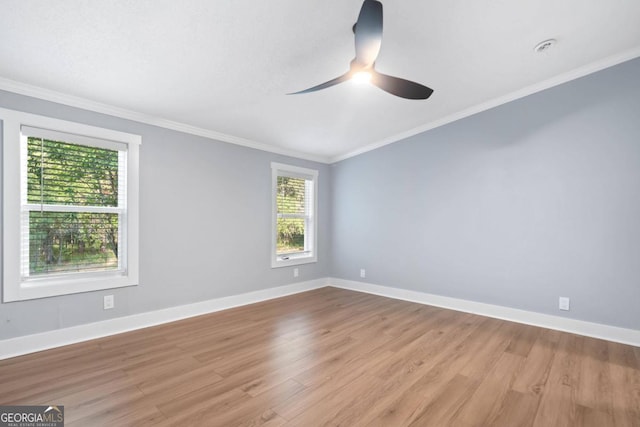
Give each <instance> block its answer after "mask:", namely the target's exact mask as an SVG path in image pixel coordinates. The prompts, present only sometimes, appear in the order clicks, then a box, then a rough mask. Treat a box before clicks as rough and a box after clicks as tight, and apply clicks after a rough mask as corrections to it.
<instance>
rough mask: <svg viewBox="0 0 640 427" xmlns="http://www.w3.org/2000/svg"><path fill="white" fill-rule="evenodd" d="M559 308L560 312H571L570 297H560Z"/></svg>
mask: <svg viewBox="0 0 640 427" xmlns="http://www.w3.org/2000/svg"><path fill="white" fill-rule="evenodd" d="M558 308H559V309H560V310H564V311H569V297H560V298H559V299H558Z"/></svg>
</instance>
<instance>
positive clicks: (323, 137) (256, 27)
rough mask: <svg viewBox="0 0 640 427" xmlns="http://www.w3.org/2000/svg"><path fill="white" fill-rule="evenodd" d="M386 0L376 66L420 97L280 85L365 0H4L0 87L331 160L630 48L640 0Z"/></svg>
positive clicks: (639, 29) (349, 44)
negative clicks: (422, 92) (543, 46)
mask: <svg viewBox="0 0 640 427" xmlns="http://www.w3.org/2000/svg"><path fill="white" fill-rule="evenodd" d="M382 2H383V4H384V36H383V41H382V49H381V52H380V56H379V57H378V61H377V63H376V68H377V69H378V70H379V71H380V72H383V73H386V74H392V75H395V76H398V77H403V78H406V79H409V80H415V81H417V82H420V83H422V84H425V85H427V86H429V87H432V88H433V89H435V93H434V94H433V95H432V96H431V98H429V99H428V100H422V101H415V100H405V99H401V98H396V97H394V96H392V95H389V94H387V93H385V92H383V91H381V90H379V89H377V88H375V87H371V86H368V85H358V84H356V83H354V82H347V83H344V84H341V85H338V86H335V87H332V88H330V89H327V90H324V91H320V92H315V93H311V94H305V95H292V96H287V95H285V94H286V93H288V92H293V91H297V90H301V89H305V88H307V87H309V86H313V85H315V84H318V83H321V82H324V81H326V80H329V79H331V78H333V77H336V76H338V75H340V74H342V73H344V72H345V71H347V69H348V65H349V61H350V60H351V59H352V58H353V56H354V47H353V33H352V31H351V27H352V25H353V23H354V22H355V20H356V18H357V15H358V12H359V10H360V6H361V4H362V1H361V0H306V1H300V0H270V1H257V0H244V1H242V0H241V1H220V0H215V1H214V0H181V1H176V0H135V1H133V0H110V1H95V0H65V1H63V2H55V1H42V0H22V1H10V0H0V89H6V90H11V91H14V92H19V93H25V94H29V95H36V96H40V97H42V98H45V99H51V100H56V101H58V102H65V103H67V104H70V105H76V106H81V107H84V108H89V109H93V110H96V111H102V112H107V113H111V114H115V115H119V116H122V117H128V118H134V119H138V120H141V121H145V122H149V123H155V124H160V125H162V126H166V127H170V128H175V129H179V130H185V131H187V132H192V133H196V134H200V135H205V136H210V137H213V138H217V139H222V140H225V141H229V142H234V143H240V144H243V145H249V146H254V147H258V148H263V149H267V150H270V151H274V152H279V153H287V154H293V155H298V156H300V157H304V158H309V159H313V160H319V161H325V162H332V161H336V160H339V159H342V158H345V157H348V156H350V155H354V154H357V153H360V152H364V151H367V150H369V149H372V148H375V147H377V146H381V145H384V144H386V143H390V142H393V141H396V140H399V139H401V138H403V137H406V136H409V135H412V134H415V133H418V132H420V131H423V130H426V129H429V128H432V127H435V126H437V125H440V124H443V123H446V122H449V121H452V120H455V119H457V118H460V117H464V116H466V115H469V114H471V113H474V112H477V111H481V110H483V109H486V108H489V107H492V106H495V105H498V104H500V103H503V102H506V101H509V100H512V99H515V98H517V97H521V96H524V95H527V94H529V93H533V92H535V91H537V90H541V89H544V88H546V87H550V86H552V85H555V84H558V83H562V82H564V81H567V80H570V79H572V78H575V77H579V76H581V75H584V74H588V73H590V72H593V71H596V70H598V69H601V68H604V67H606V66H610V65H613V64H616V63H619V62H622V61H624V60H628V59H631V58H634V57H637V56H640V1H638V0H518V1H510V0H473V1H461V0H453V1H452V0H428V1H425V0H405V1H393V0H382ZM548 38H555V39H557V40H558V43H557V45H556V46H555V47H554V48H553V49H551V50H549V51H547V52H544V53H535V52H534V51H533V47H534V46H535V45H536V44H537V43H538V42H540V41H542V40H545V39H548Z"/></svg>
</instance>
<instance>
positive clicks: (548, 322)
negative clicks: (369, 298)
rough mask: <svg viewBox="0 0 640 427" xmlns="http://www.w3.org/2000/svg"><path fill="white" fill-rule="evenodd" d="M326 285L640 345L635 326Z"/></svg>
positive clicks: (337, 282)
mask: <svg viewBox="0 0 640 427" xmlns="http://www.w3.org/2000/svg"><path fill="white" fill-rule="evenodd" d="M329 286H333V287H335V288H341V289H348V290H352V291H358V292H365V293H368V294H372V295H379V296H383V297H387V298H393V299H399V300H403V301H410V302H416V303H418V304H425V305H432V306H435V307H442V308H447V309H450V310H456V311H462V312H465V313H472V314H478V315H481V316H486V317H493V318H495V319H502V320H508V321H511V322H517V323H523V324H525V325H532V326H539V327H542V328H548V329H555V330H557V331H562V332H570V333H572V334H577V335H584V336H587V337H592V338H599V339H603V340H607V341H614V342H619V343H622V344H628V345H633V346H636V347H640V330H635V329H626V328H620V327H617V326H609V325H602V324H600V323H593V322H587V321H584V320H577V319H569V318H566V317H560V316H553V315H550V314H543V313H536V312H533V311H526V310H520V309H517V308H511V307H504V306H500V305H493V304H486V303H481V302H475V301H469V300H463V299H458V298H451V297H445V296H442V295H435V294H428V293H424V292H418V291H411V290H408V289H399V288H391V287H388V286H380V285H374V284H371V283H364V282H356V281H353V280H344V279H336V278H330V279H329Z"/></svg>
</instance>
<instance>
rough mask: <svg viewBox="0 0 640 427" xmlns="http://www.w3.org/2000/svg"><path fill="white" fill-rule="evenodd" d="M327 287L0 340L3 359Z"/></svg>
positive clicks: (270, 292) (279, 290) (305, 285)
mask: <svg viewBox="0 0 640 427" xmlns="http://www.w3.org/2000/svg"><path fill="white" fill-rule="evenodd" d="M326 286H327V278H323V279H315V280H309V281H305V282H298V283H293V284H290V285H284V286H278V287H274V288H269V289H263V290H259V291H254V292H248V293H244V294H239V295H232V296H228V297H221V298H215V299H211V300H207V301H201V302H197V303H193V304H187V305H179V306H176V307H169V308H165V309H162V310H156V311H149V312H146V313H140V314H133V315H130V316H124V317H117V318H114V319H109V320H103V321H100V322H94V323H87V324H84V325H79V326H73V327H70V328H63V329H56V330H52V331H47V332H42V333H38V334H33V335H25V336H22V337H16V338H9V339H6V340H1V341H0V360H3V359H8V358H10V357H16V356H20V355H23V354H28V353H34V352H36V351H42V350H48V349H51V348H56V347H62V346H65V345H69V344H75V343H79V342H83V341H89V340H92V339H96V338H102V337H106V336H110V335H116V334H120V333H123V332H129V331H133V330H136V329H142V328H148V327H150V326H156V325H161V324H164V323H169V322H175V321H177V320H182V319H187V318H189V317H195V316H200V315H203V314H209V313H214V312H217V311H221V310H227V309H229V308H234V307H239V306H243V305H248V304H254V303H257V302H261V301H267V300H270V299H274V298H280V297H284V296H287V295H293V294H298V293H301V292H306V291H310V290H313V289H318V288H324V287H326Z"/></svg>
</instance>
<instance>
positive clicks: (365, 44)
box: [353, 0, 382, 67]
mask: <svg viewBox="0 0 640 427" xmlns="http://www.w3.org/2000/svg"><path fill="white" fill-rule="evenodd" d="M353 31H354V33H355V40H356V59H355V61H356V62H357V63H358V64H360V65H362V66H365V67H366V66H370V65H373V63H374V62H375V61H376V58H377V57H378V53H379V52H380V45H381V44H382V3H380V2H379V1H377V0H365V1H364V3H363V4H362V8H361V9H360V14H359V15H358V21H357V22H356V25H355V27H354V30H353Z"/></svg>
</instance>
